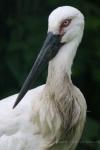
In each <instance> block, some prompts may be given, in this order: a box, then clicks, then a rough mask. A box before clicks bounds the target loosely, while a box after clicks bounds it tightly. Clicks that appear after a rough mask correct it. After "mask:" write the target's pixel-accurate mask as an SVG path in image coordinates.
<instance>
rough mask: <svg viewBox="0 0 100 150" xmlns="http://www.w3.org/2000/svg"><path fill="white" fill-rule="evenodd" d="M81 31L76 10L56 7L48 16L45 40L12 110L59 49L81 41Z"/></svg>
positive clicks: (82, 19)
mask: <svg viewBox="0 0 100 150" xmlns="http://www.w3.org/2000/svg"><path fill="white" fill-rule="evenodd" d="M83 29H84V17H83V15H82V13H81V12H80V11H79V10H77V9H76V8H73V7H70V6H62V7H58V8H57V9H55V10H54V11H53V12H52V13H51V14H50V15H49V19H48V33H47V37H46V40H45V42H44V44H43V46H42V48H41V50H40V53H39V55H38V56H37V59H36V61H35V63H34V65H33V67H32V69H31V71H30V73H29V75H28V77H27V79H26V80H25V82H24V84H23V86H22V88H21V90H20V93H19V95H18V97H17V100H16V102H15V104H14V106H13V108H14V107H16V105H17V104H18V103H19V102H20V101H21V99H22V98H23V97H24V95H25V94H26V93H27V91H28V90H29V89H30V88H31V85H32V84H33V81H35V79H36V78H37V77H38V75H39V74H40V73H41V72H42V70H43V68H44V67H45V66H46V64H48V62H49V61H50V60H52V59H53V58H54V57H55V56H56V55H57V53H58V51H59V50H60V49H61V47H63V46H64V45H65V44H68V43H69V42H71V41H73V40H75V39H77V38H79V40H80V41H81V37H82V34H83Z"/></svg>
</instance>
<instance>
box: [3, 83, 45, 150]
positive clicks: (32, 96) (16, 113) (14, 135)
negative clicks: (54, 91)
mask: <svg viewBox="0 0 100 150" xmlns="http://www.w3.org/2000/svg"><path fill="white" fill-rule="evenodd" d="M43 88H44V85H43V86H40V87H38V88H35V89H32V90H30V91H29V92H28V93H27V94H26V96H25V97H24V98H23V100H22V101H21V102H20V104H19V105H18V106H17V107H16V108H15V109H13V105H14V102H15V100H16V98H17V95H18V94H15V95H12V96H10V97H7V98H5V99H3V100H1V101H0V150H12V149H13V150H20V149H21V150H22V149H23V147H22V146H24V145H25V142H26V141H29V143H32V147H34V145H35V144H36V143H37V141H38V140H37V135H36V136H33V133H32V131H33V130H34V131H36V127H35V126H34V125H33V123H32V122H31V121H30V117H31V111H32V105H33V104H35V103H36V102H38V101H39V100H40V99H39V96H40V95H41V91H42V90H43ZM27 129H28V130H27ZM34 131H33V132H34ZM38 138H39V137H38ZM31 140H33V141H34V140H35V143H34V142H32V141H31ZM21 141H23V142H24V143H23V142H22V143H21ZM14 143H15V144H14ZM18 143H19V144H18ZM33 143H34V144H33ZM16 144H18V145H16ZM30 145H31V144H30ZM37 145H38V144H37ZM15 147H16V148H15ZM29 147H30V146H28V148H29ZM28 148H26V149H25V148H24V149H25V150H27V149H28ZM30 150H31V148H30ZM32 150H34V148H33V149H32Z"/></svg>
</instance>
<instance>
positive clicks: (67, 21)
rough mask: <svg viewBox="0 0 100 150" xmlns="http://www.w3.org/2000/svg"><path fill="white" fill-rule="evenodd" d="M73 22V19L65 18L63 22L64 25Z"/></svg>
mask: <svg viewBox="0 0 100 150" xmlns="http://www.w3.org/2000/svg"><path fill="white" fill-rule="evenodd" d="M70 23H71V19H65V20H64V21H63V22H62V25H61V26H62V27H67V26H68V25H69V24H70Z"/></svg>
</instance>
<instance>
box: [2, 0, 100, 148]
mask: <svg viewBox="0 0 100 150" xmlns="http://www.w3.org/2000/svg"><path fill="white" fill-rule="evenodd" d="M62 5H71V6H74V7H76V8H78V9H79V10H81V12H83V14H84V16H85V21H86V24H85V32H84V37H83V41H82V43H81V45H80V47H79V48H78V53H77V56H76V58H75V61H74V65H73V69H72V72H73V74H72V80H73V83H74V84H75V85H77V86H78V87H79V88H80V89H81V91H82V92H83V93H84V96H85V98H86V100H87V104H88V112H87V116H88V118H87V122H86V128H85V130H84V134H83V138H82V139H81V142H80V144H79V146H78V148H77V150H84V149H85V150H100V2H98V0H95V2H92V1H90V0H81V1H80V0H68V1H67V0H1V1H0V99H2V98H4V97H7V96H9V95H12V94H15V93H17V92H19V90H20V88H21V86H22V84H23V82H24V80H25V78H26V76H27V75H28V73H29V70H30V68H31V67H32V64H33V62H34V60H35V58H36V56H37V53H38V51H39V50H40V48H41V46H42V43H43V41H44V39H45V37H46V33H47V18H48V15H49V14H50V12H51V11H52V10H53V9H55V8H56V7H58V6H62ZM46 74H47V70H46V71H45V72H43V73H42V75H41V76H40V77H39V78H38V81H37V82H36V83H35V84H34V85H33V87H36V86H37V85H40V84H44V83H45V81H46Z"/></svg>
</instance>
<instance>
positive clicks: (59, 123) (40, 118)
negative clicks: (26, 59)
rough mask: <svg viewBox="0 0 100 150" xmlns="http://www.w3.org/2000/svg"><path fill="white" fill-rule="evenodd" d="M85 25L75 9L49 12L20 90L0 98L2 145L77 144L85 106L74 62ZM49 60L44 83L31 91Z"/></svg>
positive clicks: (32, 148)
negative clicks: (45, 29) (73, 76)
mask: <svg viewBox="0 0 100 150" xmlns="http://www.w3.org/2000/svg"><path fill="white" fill-rule="evenodd" d="M83 30H84V16H83V15H82V13H81V12H80V11H79V10H77V9H76V8H73V7H71V6H62V7H58V8H56V9H55V10H54V11H53V12H52V13H51V14H50V15H49V19H48V33H47V38H46V40H45V42H44V44H43V47H42V49H41V51H40V53H39V55H38V57H37V59H36V61H35V63H34V65H33V67H32V70H31V71H30V73H29V75H28V77H27V79H26V81H25V83H24V84H23V86H22V88H21V91H20V93H19V94H15V95H13V96H10V97H7V98H5V99H3V100H1V101H0V150H74V149H75V148H76V146H77V144H78V142H79V140H80V138H81V135H82V132H83V128H84V124H85V120H86V109H87V106H86V102H85V98H84V96H83V94H82V93H81V91H80V90H79V89H78V88H77V87H76V86H74V85H73V83H72V80H71V66H72V63H73V59H74V56H75V54H76V51H77V48H78V46H79V44H80V42H81V39H82V36H83ZM47 64H48V76H47V81H46V84H45V85H41V86H39V87H37V88H35V89H32V90H29V89H30V87H31V85H32V84H33V83H34V81H35V80H36V78H37V77H38V75H39V74H40V73H41V72H42V70H43V69H44V68H45V66H46V65H47ZM26 93H27V94H26ZM25 94H26V95H25ZM15 100H16V101H15ZM19 102H20V103H19ZM18 103H19V105H18Z"/></svg>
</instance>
